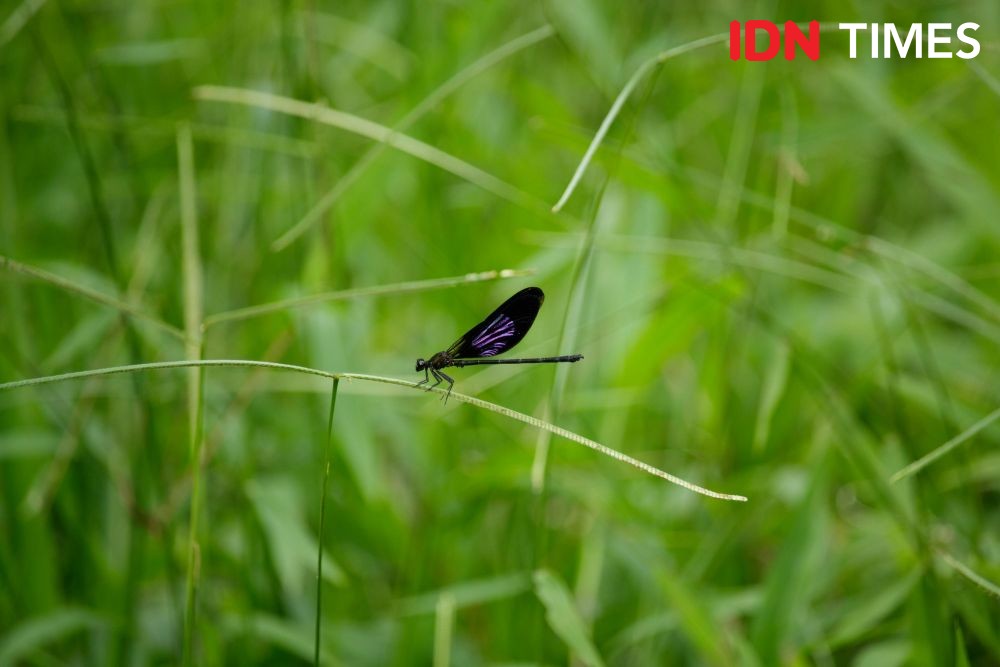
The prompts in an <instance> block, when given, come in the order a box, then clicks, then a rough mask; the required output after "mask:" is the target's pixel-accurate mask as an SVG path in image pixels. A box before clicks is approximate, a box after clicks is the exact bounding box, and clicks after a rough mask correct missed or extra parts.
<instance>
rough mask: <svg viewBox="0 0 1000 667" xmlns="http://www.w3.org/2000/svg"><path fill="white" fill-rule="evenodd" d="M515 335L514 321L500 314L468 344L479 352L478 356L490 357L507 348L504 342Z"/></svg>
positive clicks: (507, 345)
mask: <svg viewBox="0 0 1000 667" xmlns="http://www.w3.org/2000/svg"><path fill="white" fill-rule="evenodd" d="M515 333H517V328H516V327H515V326H514V320H512V319H510V318H509V317H507V316H506V315H503V314H500V315H497V316H496V318H494V319H493V321H492V322H490V323H489V324H487V325H486V328H484V329H483V330H482V331H481V332H480V333H479V335H478V336H476V337H475V338H473V339H472V340H471V341H469V343H470V345H472V347H473V348H475V349H476V350H477V351H478V352H479V355H480V356H483V357H492V356H493V355H495V354H499V353H500V352H503V351H504V350H506V349H507V348H508V347H509V344H508V343H507V342H506V341H507V339H508V338H511V337H512V336H513V335H514V334H515Z"/></svg>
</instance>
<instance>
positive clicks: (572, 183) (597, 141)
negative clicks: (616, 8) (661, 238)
mask: <svg viewBox="0 0 1000 667" xmlns="http://www.w3.org/2000/svg"><path fill="white" fill-rule="evenodd" d="M799 27H808V26H806V25H805V24H800V26H799ZM819 27H820V30H821V31H823V30H831V29H835V28H837V24H836V23H821V24H820V26H819ZM728 39H729V33H728V32H721V33H718V34H715V35H709V36H708V37H702V38H701V39H696V40H694V41H691V42H687V43H686V44H681V45H680V46H675V47H673V48H672V49H667V50H666V51H662V52H660V53H658V54H657V55H655V56H653V57H652V58H650V59H649V60H646V61H644V62H643V63H642V64H641V65H639V67H637V68H636V70H635V72H633V74H632V76H631V77H629V79H628V81H626V82H625V86H624V87H622V89H621V92H620V93H618V96H617V97H615V101H614V102H613V103H612V104H611V109H609V110H608V113H607V115H606V116H605V117H604V120H603V121H601V126H600V127H599V128H598V129H597V133H596V134H595V135H594V138H593V139H591V141H590V145H589V146H587V150H586V152H584V154H583V158H582V159H581V160H580V164H579V165H577V167H576V171H574V172H573V176H572V177H571V178H570V180H569V184H568V185H567V186H566V189H565V190H564V191H563V193H562V196H561V197H559V201H557V202H556V204H555V206H553V207H552V210H553V211H554V212H558V211H561V210H562V208H563V206H565V205H566V202H567V201H569V198H570V197H571V196H572V195H573V191H574V190H576V186H577V185H578V184H579V183H580V179H581V178H583V174H584V172H586V171H587V167H588V166H590V162H591V161H592V160H593V159H594V155H595V154H596V153H597V149H598V148H600V146H601V144H602V143H603V142H604V137H606V136H607V134H608V131H609V130H610V129H611V125H612V124H613V123H614V122H615V119H616V118H618V114H619V113H621V110H622V107H623V106H625V102H626V101H628V98H629V97H631V95H632V92H633V91H634V90H635V88H636V86H638V85H639V82H640V81H642V79H643V78H644V77H645V76H646V75H647V74H649V73H650V72H652V71H653V70H654V69H655V68H656V67H658V66H659V65H662V64H663V63H665V62H666V61H668V60H670V59H671V58H676V57H677V56H679V55H683V54H685V53H689V52H691V51H696V50H698V49H701V48H704V47H706V46H711V45H713V44H721V43H722V42H725V41H727V40H728Z"/></svg>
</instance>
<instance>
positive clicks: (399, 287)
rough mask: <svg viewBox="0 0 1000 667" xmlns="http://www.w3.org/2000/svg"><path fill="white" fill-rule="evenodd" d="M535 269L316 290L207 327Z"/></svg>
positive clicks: (227, 315)
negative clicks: (298, 309) (322, 304)
mask: <svg viewBox="0 0 1000 667" xmlns="http://www.w3.org/2000/svg"><path fill="white" fill-rule="evenodd" d="M533 273H534V271H533V270H521V269H501V270H499V271H480V272H479V273H467V274H465V275H464V276H454V277H451V278H432V279H430V280H412V281H408V282H404V283H393V284H391V285H374V286H372V287H356V288H353V289H346V290H338V291H335V292H323V293H322V294H312V295H309V296H300V297H295V298H292V299H282V300H281V301H275V302H273V303H264V304H260V305H257V306H248V307H246V308H237V309H236V310H229V311H226V312H223V313H217V314H215V315H209V316H208V317H206V318H205V329H208V328H210V327H212V326H215V325H216V324H219V323H220V322H231V321H233V320H245V319H249V318H251V317H259V316H260V315H267V314H270V313H276V312H279V311H282V310H288V309H290V308H301V307H302V306H310V305H313V304H317V303H325V302H327V301H341V300H344V299H355V298H358V297H363V296H384V295H387V294H404V293H407V292H421V291H426V290H434V289H444V288H446V287H456V286H458V285H464V284H466V283H477V282H484V281H489V280H503V279H505V278H520V277H522V276H530V275H532V274H533Z"/></svg>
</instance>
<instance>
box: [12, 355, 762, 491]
mask: <svg viewBox="0 0 1000 667" xmlns="http://www.w3.org/2000/svg"><path fill="white" fill-rule="evenodd" d="M220 366H228V367H244V368H271V369H274V370H285V371H292V372H296V373H303V374H306V375H316V376H318V377H324V378H330V379H334V378H340V379H342V380H360V381H362V382H377V383H381V384H391V385H396V386H399V387H407V388H410V389H419V390H421V391H426V390H425V389H424V388H423V387H422V386H420V385H418V384H417V383H416V382H410V381H408V380H400V379H397V378H390V377H382V376H380V375H367V374H364V373H329V372H327V371H321V370H319V369H316V368H309V367H306V366H294V365H292V364H279V363H276V362H273V361H252V360H244V359H200V360H191V361H161V362H155V363H149V364H132V365H128V366H112V367H110V368H98V369H94V370H89V371H75V372H72V373H62V374H60V375H48V376H45V377H38V378H30V379H27V380H14V381H12V382H4V383H2V384H0V391H3V390H5V389H18V388H21V387H34V386H38V385H42V384H52V383H57V382H66V381H67V380H80V379H84V378H88V377H95V376H98V375H118V374H122V373H135V372H138V371H148V370H158V369H169V368H195V367H200V368H209V367H220ZM430 391H431V392H432V393H436V394H438V395H441V396H444V395H445V390H443V389H431V390H430ZM450 396H451V399H452V400H455V401H459V402H462V403H468V404H470V405H474V406H476V407H479V408H482V409H484V410H490V411H491V412H495V413H497V414H500V415H503V416H505V417H508V418H510V419H514V420H517V421H519V422H523V423H525V424H528V425H529V426H534V427H535V428H541V429H545V430H548V431H551V432H552V433H554V434H556V435H558V436H560V437H563V438H566V439H567V440H571V441H573V442H575V443H577V444H580V445H583V446H584V447H589V448H590V449H593V450H594V451H596V452H598V453H600V454H603V455H604V456H607V457H610V458H612V459H614V460H616V461H619V462H620V463H626V464H628V465H630V466H632V467H633V468H636V469H638V470H641V471H642V472H645V473H647V474H649V475H652V476H654V477H659V478H660V479H664V480H666V481H668V482H670V483H671V484H676V485H677V486H680V487H683V488H685V489H687V490H688V491H693V492H695V493H699V494H701V495H703V496H708V497H709V498H717V499H719V500H735V501H739V502H746V500H747V498H746V496H740V495H735V494H729V493H719V492H718V491H711V490H709V489H706V488H704V487H701V486H698V485H697V484H693V483H691V482H688V481H687V480H684V479H681V478H680V477H677V476H675V475H671V474H670V473H668V472H665V471H663V470H660V469H659V468H656V467H654V466H651V465H649V464H648V463H645V462H643V461H640V460H638V459H635V458H632V457H631V456H629V455H628V454H624V453H622V452H619V451H618V450H615V449H611V448H610V447H608V446H606V445H602V444H601V443H599V442H595V441H593V440H590V439H589V438H585V437H583V436H582V435H578V434H576V433H573V432H572V431H568V430H566V429H564V428H562V427H560V426H556V425H555V424H550V423H548V422H545V421H542V420H541V419H538V418H536V417H532V416H530V415H526V414H524V413H522V412H517V411H516V410H511V409H510V408H506V407H504V406H502V405H497V404H495V403H490V402H488V401H484V400H482V399H480V398H476V397H474V396H467V395H465V394H460V393H458V392H457V391H453V392H451V394H450ZM192 502H193V501H192Z"/></svg>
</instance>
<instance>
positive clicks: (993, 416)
mask: <svg viewBox="0 0 1000 667" xmlns="http://www.w3.org/2000/svg"><path fill="white" fill-rule="evenodd" d="M997 419H1000V408H997V409H996V410H994V411H993V412H991V413H990V414H988V415H986V416H985V417H983V418H982V419H980V420H979V421H977V422H976V423H975V424H973V425H972V426H970V427H969V428H967V429H965V430H964V431H962V432H961V433H959V434H958V435H956V436H955V437H954V438H952V439H951V440H949V441H948V442H946V443H944V444H943V445H941V446H940V447H936V448H935V449H933V450H932V451H930V452H928V453H927V454H925V455H923V456H921V457H920V458H919V459H917V460H916V461H914V462H913V463H911V464H909V465H908V466H906V467H904V468H902V469H900V470H898V471H897V472H896V473H895V474H893V476H892V477H890V478H889V481H890V482H891V483H893V484H895V483H896V482H898V481H899V480H901V479H906V478H907V477H909V476H911V475H915V474H917V473H918V472H920V471H921V470H923V469H924V468H926V467H927V466H929V465H930V464H932V463H934V462H935V461H937V460H938V459H939V458H941V457H942V456H944V455H945V454H948V453H949V452H951V450H953V449H955V448H956V447H958V446H959V445H961V444H962V443H963V442H965V441H966V440H968V439H970V438H971V437H972V436H974V435H976V434H977V433H979V432H980V431H982V430H983V429H984V428H986V427H987V426H989V425H990V424H992V423H993V422H995V421H996V420H997Z"/></svg>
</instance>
